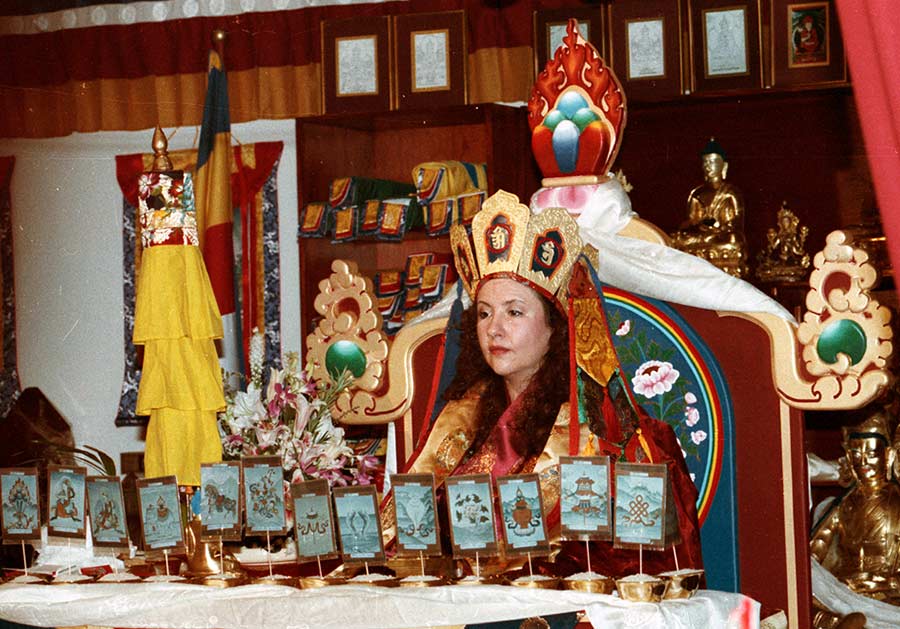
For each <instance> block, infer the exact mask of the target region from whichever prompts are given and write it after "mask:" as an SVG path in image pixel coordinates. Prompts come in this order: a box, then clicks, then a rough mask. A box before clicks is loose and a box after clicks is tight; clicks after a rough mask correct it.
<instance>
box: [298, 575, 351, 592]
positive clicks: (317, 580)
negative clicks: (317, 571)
mask: <svg viewBox="0 0 900 629" xmlns="http://www.w3.org/2000/svg"><path fill="white" fill-rule="evenodd" d="M346 582H347V579H345V578H343V577H316V576H312V577H298V578H297V585H299V586H300V589H302V590H315V589H318V588H323V587H328V586H329V585H343V584H344V583H346Z"/></svg>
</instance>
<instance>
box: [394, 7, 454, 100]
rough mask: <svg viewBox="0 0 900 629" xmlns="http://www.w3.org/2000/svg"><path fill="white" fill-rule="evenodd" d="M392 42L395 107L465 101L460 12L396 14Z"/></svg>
mask: <svg viewBox="0 0 900 629" xmlns="http://www.w3.org/2000/svg"><path fill="white" fill-rule="evenodd" d="M394 42H395V45H396V47H397V50H396V52H395V54H394V59H395V61H396V64H397V108H398V109H415V108H421V107H435V106H446V105H464V104H465V103H466V65H467V64H468V57H469V55H468V50H467V49H466V18H465V12H464V11H447V12H444V13H406V14H401V15H397V16H395V17H394Z"/></svg>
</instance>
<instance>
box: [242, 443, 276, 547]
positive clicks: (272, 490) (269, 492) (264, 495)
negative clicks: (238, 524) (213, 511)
mask: <svg viewBox="0 0 900 629" xmlns="http://www.w3.org/2000/svg"><path fill="white" fill-rule="evenodd" d="M241 472H242V477H243V480H242V481H241V485H242V488H243V492H242V493H243V498H244V505H245V511H246V512H247V519H246V526H245V528H244V533H245V534H246V535H250V536H254V535H263V536H267V537H268V536H270V535H284V534H285V533H287V516H286V514H285V507H284V486H283V483H282V479H283V478H284V472H283V471H282V469H281V457H280V456H245V457H243V458H242V459H241Z"/></svg>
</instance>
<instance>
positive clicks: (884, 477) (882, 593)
mask: <svg viewBox="0 0 900 629" xmlns="http://www.w3.org/2000/svg"><path fill="white" fill-rule="evenodd" d="M843 433H844V443H843V446H844V452H845V453H846V454H845V457H844V458H843V459H842V464H844V463H846V472H848V473H849V475H850V478H851V480H852V482H853V484H852V485H851V486H850V488H849V489H848V490H847V492H846V493H845V494H844V495H843V496H842V497H841V498H840V499H838V500H836V501H835V504H834V505H833V506H832V507H831V510H830V511H828V512H827V513H826V514H825V516H824V517H823V518H822V519H821V521H820V522H819V523H818V524H817V525H816V526H815V527H814V530H813V535H812V539H811V541H810V550H811V552H812V555H813V557H815V559H816V560H817V561H818V562H819V563H820V564H822V567H824V568H825V569H826V570H828V571H830V572H831V573H832V574H834V575H835V576H836V577H837V578H838V579H840V580H841V581H843V582H844V583H846V584H847V586H848V587H849V588H850V589H851V590H853V591H854V592H857V593H859V594H862V595H864V596H868V597H870V598H873V599H877V600H881V601H884V602H887V603H891V604H900V598H898V595H900V590H898V586H900V579H898V574H897V568H898V566H897V558H898V542H900V484H898V483H897V481H896V480H894V479H893V478H892V468H893V464H894V459H895V457H896V451H895V449H894V447H893V446H892V445H891V432H890V429H889V427H888V421H887V413H886V412H884V411H878V412H876V413H874V414H873V415H871V416H870V417H869V418H868V419H866V420H865V421H864V422H863V423H862V424H860V425H859V426H857V427H854V428H844V430H843Z"/></svg>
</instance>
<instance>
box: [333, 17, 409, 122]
mask: <svg viewBox="0 0 900 629" xmlns="http://www.w3.org/2000/svg"><path fill="white" fill-rule="evenodd" d="M390 56H391V30H390V23H389V18H388V16H362V17H353V18H347V19H341V20H326V21H323V22H322V66H323V76H322V78H323V83H324V86H325V111H326V113H354V112H356V113H361V112H365V111H387V110H389V109H390V108H391V79H392V77H391V71H390Z"/></svg>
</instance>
